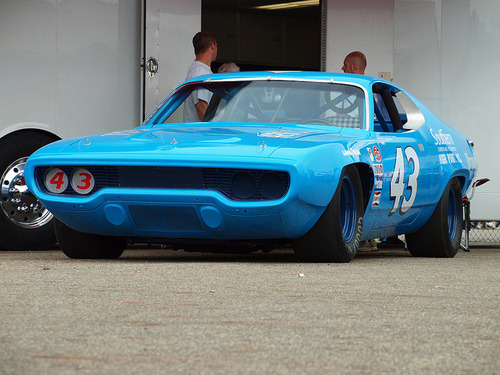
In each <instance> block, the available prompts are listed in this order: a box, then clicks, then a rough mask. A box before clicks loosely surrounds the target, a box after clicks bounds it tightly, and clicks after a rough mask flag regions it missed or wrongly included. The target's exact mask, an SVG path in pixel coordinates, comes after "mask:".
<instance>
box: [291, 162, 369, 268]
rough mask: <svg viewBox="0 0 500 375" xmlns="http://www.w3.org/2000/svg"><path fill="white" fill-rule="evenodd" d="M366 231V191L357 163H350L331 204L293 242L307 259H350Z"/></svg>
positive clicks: (302, 258)
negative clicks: (364, 193)
mask: <svg viewBox="0 0 500 375" xmlns="http://www.w3.org/2000/svg"><path fill="white" fill-rule="evenodd" d="M362 231H363V193H362V188H361V179H360V177H359V173H358V171H357V169H356V168H355V167H354V166H347V167H345V168H344V169H343V171H342V174H341V176H340V181H339V185H338V187H337V190H336V192H335V195H334V196H333V198H332V200H331V202H330V204H329V205H328V207H327V208H326V210H325V212H324V213H323V215H321V217H320V218H319V220H318V221H317V223H316V224H315V225H314V227H312V229H311V230H310V231H309V232H307V233H306V234H305V235H304V236H302V237H301V238H299V239H297V240H295V241H294V242H293V248H294V251H295V254H296V255H297V257H298V258H299V260H301V261H304V262H335V263H347V262H349V261H351V259H352V258H353V257H354V255H355V254H356V251H357V249H358V247H359V243H360V239H361V234H362Z"/></svg>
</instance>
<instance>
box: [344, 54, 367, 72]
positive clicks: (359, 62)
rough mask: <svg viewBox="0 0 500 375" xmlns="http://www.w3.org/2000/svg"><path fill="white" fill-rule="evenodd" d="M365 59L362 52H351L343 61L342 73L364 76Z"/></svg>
mask: <svg viewBox="0 0 500 375" xmlns="http://www.w3.org/2000/svg"><path fill="white" fill-rule="evenodd" d="M365 68H366V57H365V55H364V54H363V53H362V52H359V51H355V52H351V53H350V54H348V55H347V56H346V58H345V59H344V66H342V70H343V71H344V73H354V74H365Z"/></svg>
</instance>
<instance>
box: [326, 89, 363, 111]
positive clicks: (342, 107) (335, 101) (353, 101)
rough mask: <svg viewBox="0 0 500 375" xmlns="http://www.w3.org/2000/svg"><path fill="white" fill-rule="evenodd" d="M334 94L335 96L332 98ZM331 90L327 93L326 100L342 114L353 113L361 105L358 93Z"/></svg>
mask: <svg viewBox="0 0 500 375" xmlns="http://www.w3.org/2000/svg"><path fill="white" fill-rule="evenodd" d="M332 94H333V95H334V97H333V98H332ZM335 94H336V93H335V92H330V93H329V94H328V95H326V102H327V103H328V105H329V106H330V108H331V109H332V110H333V111H335V112H336V113H339V114H341V115H346V114H348V113H351V112H352V111H354V110H355V109H356V108H358V107H359V105H360V101H361V98H360V97H358V95H356V94H349V93H338V95H336V96H335Z"/></svg>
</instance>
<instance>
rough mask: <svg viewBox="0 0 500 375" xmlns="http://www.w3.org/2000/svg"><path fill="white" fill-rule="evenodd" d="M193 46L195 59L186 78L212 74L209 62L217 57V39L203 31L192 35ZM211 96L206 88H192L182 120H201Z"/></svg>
mask: <svg viewBox="0 0 500 375" xmlns="http://www.w3.org/2000/svg"><path fill="white" fill-rule="evenodd" d="M193 47H194V54H195V55H196V60H195V61H193V63H192V64H191V66H190V67H189V69H188V73H187V77H186V80H188V79H191V78H194V77H198V76H201V75H205V74H212V70H211V69H210V64H211V63H212V61H215V59H216V58H217V40H216V39H215V35H214V34H212V33H208V32H204V31H200V32H199V33H197V34H196V35H195V36H194V37H193ZM211 98H212V93H211V92H210V91H208V90H203V89H197V90H194V91H193V92H192V93H191V95H189V97H188V98H187V99H186V102H185V105H184V122H197V121H201V120H203V118H204V117H205V112H206V110H207V107H208V103H209V102H210V99H211Z"/></svg>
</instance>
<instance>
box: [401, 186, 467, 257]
mask: <svg viewBox="0 0 500 375" xmlns="http://www.w3.org/2000/svg"><path fill="white" fill-rule="evenodd" d="M462 229H463V204H462V190H461V186H460V182H459V181H458V179H456V178H455V179H452V180H451V181H449V182H448V184H447V185H446V188H445V189H444V192H443V195H442V196H441V199H440V200H439V202H438V205H437V207H436V209H435V210H434V213H433V214H432V216H431V217H430V219H429V221H428V222H427V223H426V224H425V225H424V226H423V227H422V228H420V229H419V230H418V231H417V232H415V233H409V234H406V244H407V246H408V249H409V250H410V253H411V255H413V256H415V257H435V258H453V257H454V256H455V255H456V254H457V252H458V249H459V248H460V241H461V239H462Z"/></svg>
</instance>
